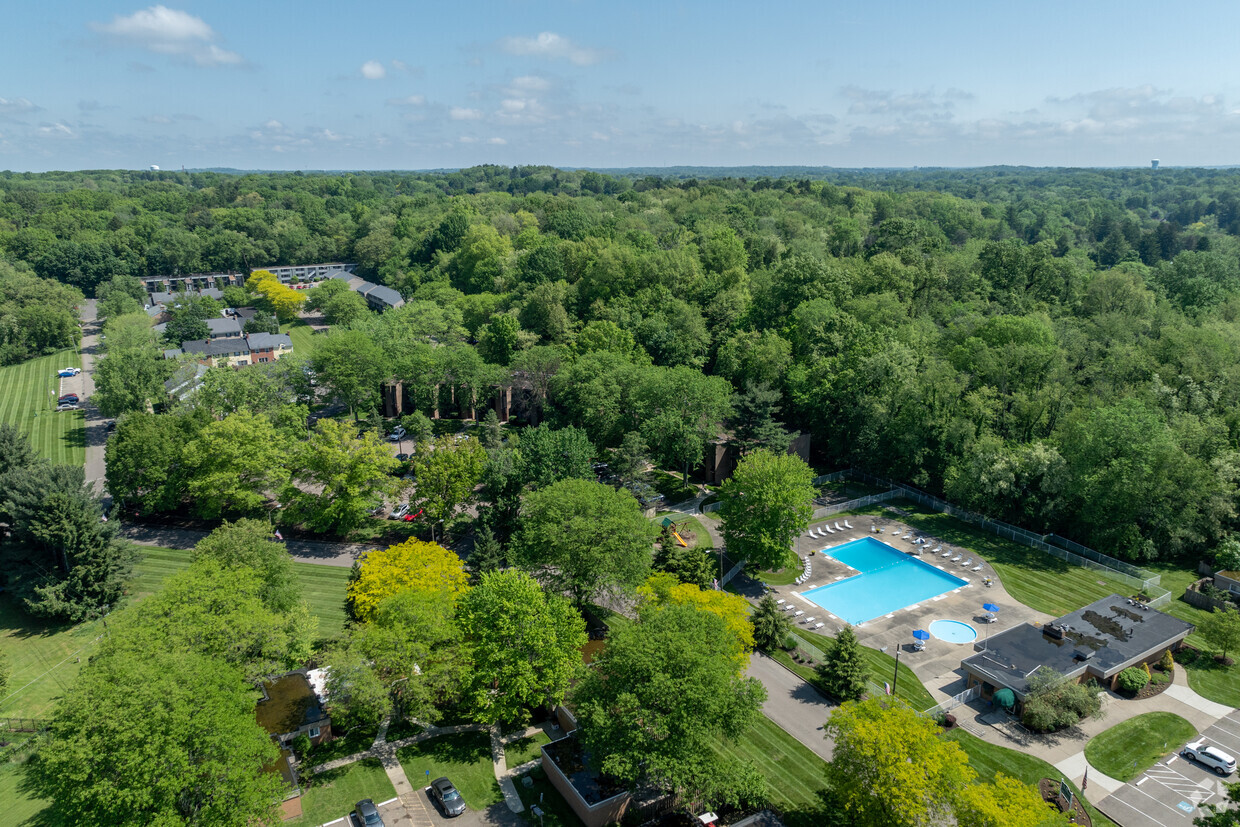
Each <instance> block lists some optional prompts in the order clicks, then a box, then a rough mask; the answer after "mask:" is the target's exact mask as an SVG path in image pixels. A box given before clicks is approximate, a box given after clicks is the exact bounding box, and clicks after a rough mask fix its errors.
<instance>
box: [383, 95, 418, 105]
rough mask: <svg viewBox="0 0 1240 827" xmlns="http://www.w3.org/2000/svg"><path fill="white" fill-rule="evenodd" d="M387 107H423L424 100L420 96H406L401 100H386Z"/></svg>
mask: <svg viewBox="0 0 1240 827" xmlns="http://www.w3.org/2000/svg"><path fill="white" fill-rule="evenodd" d="M387 105H388V106H425V105H426V98H425V97H424V96H422V95H406V96H405V97H403V98H388V99H387Z"/></svg>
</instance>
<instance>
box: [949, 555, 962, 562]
mask: <svg viewBox="0 0 1240 827" xmlns="http://www.w3.org/2000/svg"><path fill="white" fill-rule="evenodd" d="M962 556H963V555H960V554H957V555H956V556H955V557H953V558H952V562H953V563H959V562H960V558H961V557H962Z"/></svg>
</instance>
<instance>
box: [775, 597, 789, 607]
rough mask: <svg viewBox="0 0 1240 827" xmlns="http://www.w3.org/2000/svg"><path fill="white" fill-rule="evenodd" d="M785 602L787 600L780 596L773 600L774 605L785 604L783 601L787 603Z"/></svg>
mask: <svg viewBox="0 0 1240 827" xmlns="http://www.w3.org/2000/svg"><path fill="white" fill-rule="evenodd" d="M787 602H788V601H787V600H784V599H783V598H782V597H781V598H780V599H779V600H776V601H775V605H776V606H782V605H784V604H785V603H787Z"/></svg>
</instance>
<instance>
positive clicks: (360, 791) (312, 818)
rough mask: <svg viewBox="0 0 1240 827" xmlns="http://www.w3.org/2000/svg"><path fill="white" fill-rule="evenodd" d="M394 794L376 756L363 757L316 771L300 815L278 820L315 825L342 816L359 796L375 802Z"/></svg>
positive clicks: (294, 826) (290, 825)
mask: <svg viewBox="0 0 1240 827" xmlns="http://www.w3.org/2000/svg"><path fill="white" fill-rule="evenodd" d="M395 797H396V788H395V787H393V786H392V782H391V781H389V780H388V777H387V773H386V772H384V771H383V765H382V764H380V763H379V759H378V758H365V759H363V760H361V761H356V762H354V763H352V764H348V765H346V766H343V767H341V768H340V769H338V770H330V771H329V772H324V773H319V774H318V775H316V776H314V779H313V780H312V782H311V784H310V785H309V786H308V787H307V788H306V789H305V790H304V792H303V794H302V797H301V812H302V815H301V817H300V818H295V819H292V820H290V821H285V822H282V824H284V825H285V826H286V827H317V825H319V824H326V823H327V822H329V821H335V820H336V819H338V818H344V817H345V816H347V815H348V814H349V812H350V811H351V810H352V809H353V808H354V807H355V806H357V802H359V801H361V800H362V799H363V798H369V799H373V800H374V802H375V803H376V804H378V803H379V802H380V801H387V800H388V799H389V798H395Z"/></svg>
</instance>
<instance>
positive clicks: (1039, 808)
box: [955, 773, 1068, 827]
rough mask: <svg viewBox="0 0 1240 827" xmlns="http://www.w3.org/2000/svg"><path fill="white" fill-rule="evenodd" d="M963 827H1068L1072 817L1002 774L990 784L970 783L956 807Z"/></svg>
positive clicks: (1019, 782) (1020, 782) (1035, 790)
mask: <svg viewBox="0 0 1240 827" xmlns="http://www.w3.org/2000/svg"><path fill="white" fill-rule="evenodd" d="M955 814H956V823H957V824H958V825H960V827H1067V824H1068V816H1067V814H1066V813H1059V812H1056V811H1055V810H1053V809H1051V807H1050V806H1048V805H1047V803H1046V802H1045V801H1043V800H1042V795H1041V793H1039V792H1038V790H1037V789H1036V788H1034V787H1031V786H1029V785H1028V784H1025V783H1024V782H1022V781H1020V780H1019V779H1016V778H1012V777H1011V776H1008V775H1004V774H1003V773H998V774H997V775H996V776H995V780H994V781H993V782H992V783H990V784H969V785H967V786H966V787H964V789H962V790H961V791H960V793H959V795H958V797H957V800H956V804H955Z"/></svg>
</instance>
